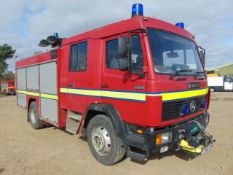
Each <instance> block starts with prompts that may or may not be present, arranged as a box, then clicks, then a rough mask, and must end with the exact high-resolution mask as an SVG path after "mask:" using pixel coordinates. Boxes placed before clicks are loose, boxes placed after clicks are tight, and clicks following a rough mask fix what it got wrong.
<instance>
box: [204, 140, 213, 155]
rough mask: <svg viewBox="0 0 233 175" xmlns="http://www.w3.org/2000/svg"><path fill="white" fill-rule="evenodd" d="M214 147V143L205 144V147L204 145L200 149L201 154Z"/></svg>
mask: <svg viewBox="0 0 233 175" xmlns="http://www.w3.org/2000/svg"><path fill="white" fill-rule="evenodd" d="M213 147H214V143H213V142H212V143H210V144H209V145H207V146H206V147H204V148H203V149H202V151H201V155H203V154H205V153H206V152H207V151H209V150H210V149H211V148H213Z"/></svg>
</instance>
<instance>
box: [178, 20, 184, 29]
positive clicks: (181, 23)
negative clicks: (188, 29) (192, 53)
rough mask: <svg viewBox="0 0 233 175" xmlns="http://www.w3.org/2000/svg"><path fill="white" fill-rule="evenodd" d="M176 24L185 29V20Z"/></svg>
mask: <svg viewBox="0 0 233 175" xmlns="http://www.w3.org/2000/svg"><path fill="white" fill-rule="evenodd" d="M176 26H177V27H180V28H181V29H184V23H183V22H178V23H176Z"/></svg>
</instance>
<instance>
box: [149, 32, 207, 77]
mask: <svg viewBox="0 0 233 175" xmlns="http://www.w3.org/2000/svg"><path fill="white" fill-rule="evenodd" d="M148 37H149V43H150V48H151V53H152V57H153V62H154V66H155V71H156V72H158V73H162V74H176V75H178V74H182V75H194V74H197V73H202V72H203V68H202V65H201V62H200V59H199V56H198V53H197V48H196V45H195V43H194V42H193V41H191V40H189V39H186V38H184V37H181V36H178V35H175V34H172V33H168V32H165V31H161V30H155V29H149V30H148Z"/></svg>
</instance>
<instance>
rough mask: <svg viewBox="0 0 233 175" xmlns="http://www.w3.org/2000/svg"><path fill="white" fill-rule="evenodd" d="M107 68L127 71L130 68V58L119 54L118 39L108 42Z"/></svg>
mask: <svg viewBox="0 0 233 175" xmlns="http://www.w3.org/2000/svg"><path fill="white" fill-rule="evenodd" d="M106 65H107V68H110V69H117V70H121V71H125V70H127V68H128V59H127V58H125V57H121V56H119V55H118V39H113V40H109V41H107V43H106Z"/></svg>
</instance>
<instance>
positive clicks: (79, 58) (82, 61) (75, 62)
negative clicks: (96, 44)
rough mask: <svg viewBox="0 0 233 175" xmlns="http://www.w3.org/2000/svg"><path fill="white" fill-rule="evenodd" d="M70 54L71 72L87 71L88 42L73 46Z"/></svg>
mask: <svg viewBox="0 0 233 175" xmlns="http://www.w3.org/2000/svg"><path fill="white" fill-rule="evenodd" d="M70 52H71V53H70V71H85V70H86V69H87V41H85V42H81V43H78V44H74V45H72V46H71V51H70Z"/></svg>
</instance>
